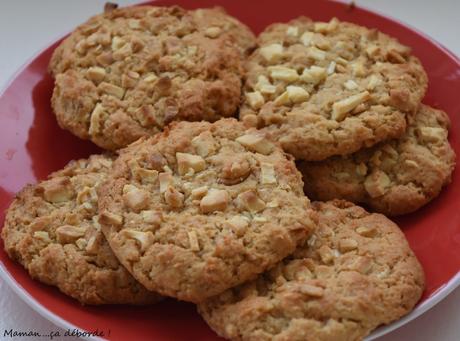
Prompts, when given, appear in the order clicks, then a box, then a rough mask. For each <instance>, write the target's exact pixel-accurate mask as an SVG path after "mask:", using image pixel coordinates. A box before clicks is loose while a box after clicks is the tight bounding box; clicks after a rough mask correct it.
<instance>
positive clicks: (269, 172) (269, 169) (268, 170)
mask: <svg viewBox="0 0 460 341" xmlns="http://www.w3.org/2000/svg"><path fill="white" fill-rule="evenodd" d="M260 167H261V179H260V182H261V183H262V184H276V173H275V168H274V166H273V165H272V164H271V163H267V162H262V163H261V165H260Z"/></svg>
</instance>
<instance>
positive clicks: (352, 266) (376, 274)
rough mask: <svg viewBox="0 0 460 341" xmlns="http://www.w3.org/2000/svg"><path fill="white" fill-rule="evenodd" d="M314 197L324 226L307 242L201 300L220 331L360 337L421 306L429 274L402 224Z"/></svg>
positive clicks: (340, 339) (278, 340) (304, 339)
mask: <svg viewBox="0 0 460 341" xmlns="http://www.w3.org/2000/svg"><path fill="white" fill-rule="evenodd" d="M312 205H313V207H314V209H315V211H316V212H317V214H318V226H317V229H316V230H315V232H314V234H313V235H312V236H311V237H310V239H309V240H308V242H307V243H306V244H305V246H304V247H300V248H299V249H298V250H297V251H296V252H295V253H294V255H293V256H290V257H288V258H286V259H285V260H283V261H282V262H280V263H279V264H278V265H276V266H275V267H274V268H273V269H272V270H270V271H269V272H266V273H264V274H263V275H261V276H259V277H258V278H257V279H256V280H254V281H252V282H248V283H246V284H243V285H241V286H238V287H236V288H233V289H230V290H228V291H226V292H224V293H222V294H221V295H219V296H216V297H214V298H211V299H209V300H208V301H206V302H204V303H202V304H201V305H199V311H200V313H201V314H202V316H203V317H204V318H205V320H206V321H207V322H208V324H209V325H210V326H211V327H212V328H213V329H214V330H215V331H216V332H217V333H218V334H219V335H221V336H223V337H225V338H228V339H231V340H257V341H264V340H267V341H269V340H270V341H272V340H273V341H326V340H327V341H332V340H333V341H357V340H362V339H363V338H364V337H365V336H366V335H368V334H369V333H370V332H371V331H372V330H373V329H375V328H377V327H378V326H380V325H382V324H388V323H390V322H392V321H394V320H396V319H398V318H400V317H402V316H403V315H405V314H407V313H408V312H409V311H411V310H412V309H413V307H414V305H415V304H416V303H417V301H418V300H419V299H420V297H421V295H422V292H423V289H424V274H423V270H422V267H421V266H420V264H419V262H418V261H417V259H416V257H415V255H414V254H413V252H412V251H411V249H410V248H409V245H408V244H407V241H406V239H405V237H404V235H403V233H402V232H401V231H400V229H399V228H398V226H396V225H395V224H394V223H393V222H391V221H390V220H389V219H387V218H386V217H385V216H383V215H381V214H370V213H368V212H366V211H365V210H364V209H362V208H361V207H358V206H355V205H353V204H351V203H348V202H345V201H338V200H337V201H331V202H327V203H320V202H316V203H313V204H312Z"/></svg>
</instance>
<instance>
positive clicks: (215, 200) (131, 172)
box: [2, 5, 455, 340]
mask: <svg viewBox="0 0 460 341" xmlns="http://www.w3.org/2000/svg"><path fill="white" fill-rule="evenodd" d="M50 71H51V73H52V74H53V76H54V77H55V80H56V82H55V88H54V92H53V96H52V99H51V100H52V107H53V110H54V112H55V114H56V117H57V120H58V122H59V125H60V126H61V127H62V128H64V129H67V130H69V131H71V132H72V133H74V134H75V135H77V136H79V137H80V138H82V139H89V140H91V141H93V142H94V143H95V144H97V145H98V146H100V147H102V148H104V149H107V150H108V152H107V153H106V154H101V155H92V156H90V157H89V158H88V159H86V160H78V161H72V162H71V163H70V164H69V165H68V166H66V167H65V168H64V169H62V170H60V171H57V172H55V173H53V174H51V175H50V176H49V178H48V179H47V180H45V181H42V182H40V183H39V184H36V185H29V186H26V187H25V188H24V189H23V190H22V191H21V192H20V193H19V194H18V195H17V197H16V199H15V200H14V201H13V203H12V204H11V206H10V208H9V209H8V212H7V215H6V220H5V225H4V227H3V230H2V237H3V239H4V242H5V248H6V251H7V252H8V254H9V255H10V257H11V258H13V259H15V260H17V261H18V262H20V263H21V264H22V265H23V266H24V267H25V268H26V269H27V270H28V271H29V273H30V275H31V276H32V277H33V278H36V279H38V280H40V281H42V282H44V283H47V284H50V285H55V286H57V287H58V288H59V289H60V290H61V291H62V292H64V293H65V294H68V295H70V296H72V297H74V298H76V299H78V300H79V301H80V302H81V303H83V304H113V303H116V304H151V303H154V302H156V301H158V300H159V299H160V298H161V297H162V296H168V297H173V298H176V299H179V300H184V301H189V302H193V303H196V304H198V311H199V312H200V313H201V314H202V316H203V317H204V319H205V320H206V321H207V322H208V324H209V325H210V326H211V327H212V328H213V329H214V330H215V331H216V332H217V333H218V334H220V335H221V336H223V337H226V338H228V339H232V340H360V339H362V338H364V337H365V336H366V335H368V334H369V333H370V332H371V331H372V330H373V329H375V328H376V327H378V326H379V325H382V324H387V323H390V322H392V321H394V320H396V319H398V318H400V317H401V316H403V315H405V314H407V313H408V312H409V311H411V310H412V309H413V307H414V306H415V304H416V303H417V301H418V300H419V299H420V297H421V295H422V292H423V290H424V275H423V270H422V268H421V265H420V264H419V262H418V261H417V259H416V257H415V255H414V254H413V252H412V251H411V249H410V247H409V245H408V243H407V241H406V239H405V237H404V235H403V233H402V232H401V231H400V229H399V228H398V226H397V225H395V224H394V223H393V222H392V221H391V220H389V219H388V218H386V217H385V216H384V215H382V214H380V213H370V212H367V211H366V210H365V209H363V208H361V207H359V206H356V205H355V204H353V203H361V204H364V205H367V206H368V207H369V208H370V209H371V210H374V211H378V212H381V213H384V214H386V215H398V214H404V213H409V212H412V211H415V210H417V209H419V208H420V207H421V206H423V205H424V204H426V203H427V202H428V201H430V200H431V199H433V198H434V197H435V196H437V195H438V194H439V192H440V191H441V189H442V187H443V186H444V185H446V184H447V183H449V181H450V175H451V172H452V170H453V167H454V164H455V154H454V152H453V151H452V149H451V147H450V145H449V143H448V141H447V131H448V128H449V119H448V117H447V115H446V114H445V113H443V112H442V111H439V110H436V109H433V108H430V107H428V106H426V105H423V104H421V100H422V98H423V96H424V93H425V90H426V87H427V77H426V74H425V72H424V70H423V68H422V66H421V64H420V62H419V61H418V59H417V58H415V57H414V56H412V55H411V54H410V49H409V48H407V47H405V46H403V45H401V44H400V43H398V42H397V41H396V40H395V39H393V38H390V37H388V36H386V35H384V34H382V33H380V32H378V31H375V30H369V29H366V28H364V27H360V26H357V25H354V24H350V23H344V22H340V21H338V20H337V19H332V20H331V21H330V22H327V23H323V22H313V21H311V20H309V19H307V18H299V19H295V20H293V21H291V22H289V23H287V24H273V25H271V26H270V27H268V28H267V29H266V30H265V31H264V32H263V33H261V34H260V36H259V37H258V38H257V39H256V38H255V37H254V35H253V34H252V33H251V31H250V30H249V29H248V28H247V27H246V26H244V25H243V24H242V23H240V22H239V21H237V20H236V19H235V18H232V17H230V16H229V15H227V14H226V13H225V12H223V11H222V10H220V9H198V10H184V9H181V8H179V7H152V6H142V7H133V8H124V9H116V8H115V6H111V5H108V6H106V10H105V12H104V14H102V15H99V16H96V17H93V18H91V19H90V20H89V21H88V22H86V23H85V24H83V25H81V26H80V27H78V28H77V29H76V30H75V32H73V33H72V34H71V35H70V36H69V37H68V38H67V39H65V40H64V41H63V43H62V44H61V45H60V46H59V47H58V48H57V49H56V51H55V53H54V55H53V57H52V60H51V63H50ZM234 116H238V118H239V120H237V119H235V118H233V117H234ZM295 162H297V164H296V163H295ZM300 171H301V172H300ZM302 175H303V180H302ZM304 182H305V185H304ZM310 199H312V200H321V201H317V202H310ZM344 199H346V200H349V201H345V200H344ZM352 202H353V203H352Z"/></svg>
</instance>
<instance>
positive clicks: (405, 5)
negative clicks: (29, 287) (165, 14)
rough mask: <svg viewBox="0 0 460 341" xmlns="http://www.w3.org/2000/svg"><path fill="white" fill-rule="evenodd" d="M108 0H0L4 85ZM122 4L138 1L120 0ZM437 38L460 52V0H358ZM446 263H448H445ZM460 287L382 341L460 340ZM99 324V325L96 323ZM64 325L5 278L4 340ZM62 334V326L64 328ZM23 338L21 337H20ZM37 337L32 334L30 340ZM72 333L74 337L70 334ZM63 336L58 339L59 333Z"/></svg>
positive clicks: (1, 298)
mask: <svg viewBox="0 0 460 341" xmlns="http://www.w3.org/2000/svg"><path fill="white" fill-rule="evenodd" d="M312 1H314V0H312ZM104 2H105V1H103V0H78V1H77V0H71V1H69V0H66V1H64V0H41V1H39V0H10V1H8V0H0V51H1V52H0V89H1V88H3V87H4V86H5V84H6V82H7V81H8V80H9V79H10V78H11V76H12V75H14V73H15V72H16V70H17V69H18V68H19V67H21V66H22V65H23V64H24V63H25V62H26V61H28V60H29V59H30V58H31V57H32V56H34V55H35V54H36V53H37V52H38V51H40V50H41V49H42V48H44V47H46V46H47V44H49V43H50V42H52V41H53V40H55V39H56V38H58V37H60V36H62V35H63V34H64V33H66V32H69V31H70V30H71V29H72V28H74V27H75V26H76V25H78V24H79V23H81V22H83V21H85V20H86V19H87V18H88V17H89V16H90V15H93V14H96V13H98V12H100V11H101V10H102V7H103V4H104ZM117 2H118V3H119V4H120V5H126V4H132V3H135V2H138V1H133V0H123V1H122V0H118V1H117ZM356 2H357V4H358V5H363V6H365V7H368V8H370V9H374V10H377V11H379V12H380V13H383V14H387V15H390V16H392V17H394V18H397V19H399V20H401V21H403V22H405V23H407V24H409V25H411V26H413V27H415V28H417V29H419V30H421V31H423V32H424V33H426V34H428V35H429V36H431V37H433V38H435V39H436V40H438V41H439V42H441V43H442V44H444V45H445V46H446V47H448V48H449V49H450V50H451V51H453V52H454V53H455V54H457V55H460V38H459V34H460V25H459V24H458V16H459V14H460V0H436V1H435V0H431V1H430V0H358V1H356ZM440 266H442V264H440ZM458 302H460V288H459V289H456V290H455V291H454V292H453V293H451V294H450V295H449V296H448V297H447V298H446V299H445V300H444V301H442V302H441V303H439V304H438V305H437V306H435V307H434V308H433V309H431V310H430V311H428V312H427V313H425V314H424V315H422V316H421V317H419V318H417V319H416V320H414V321H412V322H410V323H409V324H407V325H405V326H403V327H402V328H400V329H398V330H396V331H394V332H392V333H390V334H388V335H386V336H384V337H382V338H380V339H379V341H407V340H417V341H457V340H460V304H458ZM95 327H97V326H95ZM11 328H13V329H16V330H23V331H28V330H36V331H38V332H41V333H42V334H47V333H49V332H50V331H56V330H60V328H59V327H57V326H55V325H53V324H52V323H51V322H49V321H47V320H46V319H44V318H42V317H41V316H40V315H38V314H37V313H36V312H35V311H34V310H32V309H31V308H30V307H29V306H28V305H27V304H26V303H24V302H23V301H22V300H21V299H20V298H19V297H18V296H16V294H15V293H14V292H13V291H12V290H11V289H10V288H9V287H8V286H7V284H6V283H5V282H4V281H3V280H2V279H0V340H1V339H2V338H3V335H4V334H3V333H4V331H5V330H9V329H11ZM61 334H62V331H61ZM14 339H15V340H20V338H14ZM30 339H31V338H27V340H30ZM67 339H68V338H67ZM54 340H58V339H56V338H55V339H54Z"/></svg>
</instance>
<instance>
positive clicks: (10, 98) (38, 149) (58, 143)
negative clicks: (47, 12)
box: [0, 0, 460, 341]
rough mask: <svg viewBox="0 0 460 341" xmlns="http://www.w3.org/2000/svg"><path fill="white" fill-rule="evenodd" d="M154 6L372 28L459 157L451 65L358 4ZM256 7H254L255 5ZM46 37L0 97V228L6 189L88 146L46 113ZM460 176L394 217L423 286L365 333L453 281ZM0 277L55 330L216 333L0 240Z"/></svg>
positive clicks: (456, 72) (190, 317)
mask: <svg viewBox="0 0 460 341" xmlns="http://www.w3.org/2000/svg"><path fill="white" fill-rule="evenodd" d="M156 4H159V5H170V4H179V5H182V6H183V7H186V8H193V7H211V6H213V5H219V6H222V7H224V8H226V9H227V11H228V12H229V13H230V14H232V15H234V16H235V17H237V18H239V19H240V20H241V21H243V22H244V23H246V24H248V25H249V26H250V27H251V28H252V29H253V30H254V32H256V33H259V32H260V31H261V30H263V29H264V27H266V26H267V25H269V24H270V23H273V22H280V21H287V20H289V19H292V18H295V17H297V16H299V15H306V16H310V17H311V18H313V19H315V20H329V19H330V18H332V17H334V16H336V17H338V18H339V19H341V20H346V21H350V22H354V23H357V24H361V25H364V26H367V27H375V28H377V29H379V30H380V31H382V32H385V33H388V34H390V35H392V36H395V37H397V38H398V39H399V40H400V41H401V42H402V43H403V44H406V45H409V46H411V47H412V48H413V53H414V54H415V55H416V56H417V57H419V58H420V59H421V60H422V63H423V65H424V67H425V69H426V70H427V73H428V76H429V78H430V84H429V89H428V93H427V95H426V98H425V100H424V102H425V103H426V104H430V105H432V106H434V107H438V108H441V109H443V110H445V111H447V113H448V114H449V116H450V118H451V120H452V129H451V131H450V141H451V143H452V145H453V147H454V149H455V151H456V153H457V155H460V141H459V136H460V116H459V115H460V100H459V98H458V89H460V62H459V61H458V59H457V58H456V57H455V56H454V55H452V54H451V53H450V52H448V51H447V50H446V49H444V48H443V47H442V46H440V45H439V44H437V43H436V42H433V41H432V40H430V39H429V38H427V37H426V36H424V35H423V34H421V33H418V32H415V31H414V30H412V29H410V28H408V27H406V26H404V25H403V24H401V23H398V22H396V21H394V20H391V19H388V18H385V17H383V16H380V15H378V14H375V13H372V12H369V11H367V10H364V9H360V8H350V7H349V6H348V5H345V4H343V3H339V2H332V1H326V0H320V1H318V0H316V1H305V0H283V1H282V2H279V1H245V2H244V3H243V2H239V1H231V0H229V1H225V0H214V1H208V0H195V1H193V3H192V2H189V1H186V0H165V1H157V2H156ZM261 9H262V11H261ZM55 47H56V43H55V44H53V45H52V46H50V47H48V48H47V49H45V50H44V51H43V52H41V53H40V54H39V55H37V56H36V57H35V58H34V59H33V60H32V61H31V62H30V63H29V64H27V65H26V66H25V67H24V68H23V69H22V70H21V71H20V72H19V73H18V74H17V75H16V77H15V78H14V79H13V80H12V81H11V83H10V84H9V85H8V86H7V88H6V89H5V91H4V92H3V94H2V95H1V97H0V226H1V225H2V224H3V219H4V211H5V209H6V208H7V207H8V205H9V203H10V202H11V200H12V198H13V196H14V193H16V192H17V191H19V190H20V189H21V188H22V187H23V186H24V185H25V184H26V183H34V182H36V181H37V180H39V179H44V178H45V177H46V176H47V175H48V174H49V173H50V172H52V171H55V170H57V169H59V168H61V167H63V166H64V165H65V164H66V163H67V162H68V161H69V160H72V159H75V158H81V157H86V156H88V155H89V154H91V153H95V152H98V148H96V147H95V146H94V145H92V144H91V143H90V142H86V141H81V140H79V139H77V138H76V137H74V136H73V135H71V134H70V133H68V132H66V131H64V130H61V129H60V128H59V127H58V125H57V123H56V120H55V118H54V116H53V114H52V112H51V107H50V97H51V93H52V88H53V80H52V79H51V77H50V76H49V75H48V74H47V65H48V62H49V59H50V57H51V54H52V52H53V50H54V48H55ZM459 184H460V174H459V171H458V170H456V171H455V172H454V174H453V181H452V184H451V185H450V186H449V187H448V188H447V189H445V190H444V191H443V192H442V194H441V195H440V196H439V198H437V199H436V200H434V201H433V202H432V203H431V204H429V205H427V206H426V207H424V208H423V209H422V210H420V211H419V212H417V213H415V214H411V215H408V216H405V217H404V218H401V219H397V223H398V224H399V225H400V226H401V228H402V229H403V231H404V233H405V234H406V236H407V238H408V240H409V242H410V245H411V247H412V248H413V250H414V251H415V253H416V254H417V256H418V258H419V260H420V261H421V263H422V265H423V267H424V269H425V273H426V278H427V287H426V291H425V293H424V295H423V298H422V300H421V302H420V303H419V305H418V306H417V307H416V309H415V310H414V311H413V312H412V313H411V314H410V315H408V316H407V317H405V318H404V319H402V320H400V321H398V322H396V323H393V324H392V325H390V326H386V327H382V328H380V329H378V330H377V331H376V332H374V333H373V334H372V335H371V336H370V337H369V339H372V338H374V337H377V336H380V335H383V334H385V333H387V332H388V331H390V330H392V329H394V328H397V327H398V326H400V325H402V324H404V323H406V322H407V321H410V320H411V319H413V318H415V317H416V316H418V315H420V314H421V313H423V312H424V311H426V310H428V309H429V308H431V307H432V306H433V305H434V304H436V303H437V302H439V301H440V300H441V299H442V298H444V297H445V296H446V295H447V294H448V293H449V292H450V291H452V290H453V289H454V288H455V287H456V286H457V285H458V284H460V202H459V200H460V185H459ZM0 261H1V263H0V274H1V275H2V276H3V278H4V279H5V280H6V281H7V282H8V283H9V284H10V285H11V287H12V288H13V289H14V290H15V291H16V292H17V293H18V294H19V295H20V296H21V297H22V298H23V299H24V300H25V301H26V302H27V303H29V304H30V305H31V306H32V307H33V308H34V309H35V310H37V311H38V312H39V313H40V314H42V315H43V316H45V317H46V318H48V319H50V320H52V321H53V322H55V323H57V324H58V325H60V326H61V327H64V328H74V327H78V328H80V329H82V330H87V331H96V329H97V330H98V331H99V332H103V333H104V334H103V335H104V336H105V337H106V338H108V339H111V340H126V339H132V340H145V339H154V340H156V341H164V340H168V341H169V340H178V341H181V340H200V341H211V340H219V339H220V338H219V337H217V336H216V335H215V334H214V333H213V332H212V331H211V330H210V329H209V328H208V327H207V326H206V324H205V323H204V322H203V320H202V319H201V318H200V317H199V315H198V314H197V313H196V311H195V307H194V306H193V305H191V304H187V303H179V302H175V301H173V300H166V301H165V302H162V303H160V304H158V305H155V306H152V307H126V306H123V307H117V306H105V307H84V306H81V305H80V304H78V303H77V302H76V301H74V300H73V299H70V298H68V297H66V296H65V295H63V294H61V293H60V292H59V291H58V290H57V289H55V288H53V287H49V286H46V285H43V284H41V283H39V282H36V281H34V280H32V279H31V278H30V277H29V276H28V274H27V273H26V271H25V270H24V269H23V268H22V267H21V266H19V265H18V264H16V263H14V262H12V261H11V260H9V258H8V257H7V255H6V253H5V252H4V250H3V244H2V242H1V241H0Z"/></svg>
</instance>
